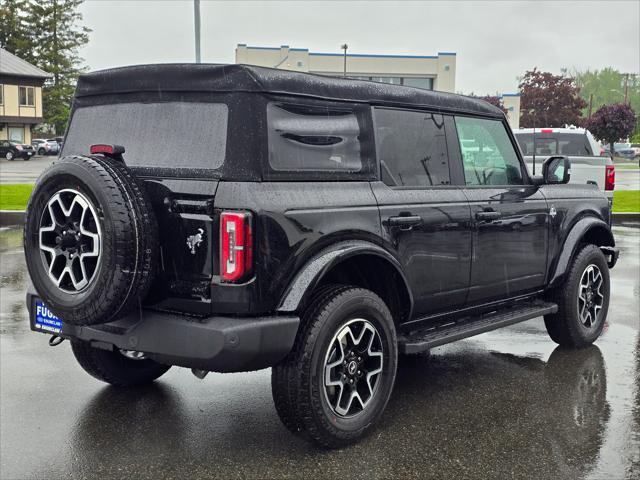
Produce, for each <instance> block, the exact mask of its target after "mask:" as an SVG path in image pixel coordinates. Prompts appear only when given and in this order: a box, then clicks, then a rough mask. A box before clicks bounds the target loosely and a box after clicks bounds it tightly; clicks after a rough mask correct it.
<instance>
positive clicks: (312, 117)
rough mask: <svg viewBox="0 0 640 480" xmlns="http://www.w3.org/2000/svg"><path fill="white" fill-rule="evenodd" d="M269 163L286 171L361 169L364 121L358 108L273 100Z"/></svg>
mask: <svg viewBox="0 0 640 480" xmlns="http://www.w3.org/2000/svg"><path fill="white" fill-rule="evenodd" d="M267 122H268V125H269V127H268V128H269V133H268V141H269V164H270V165H271V168H273V169H274V170H284V171H296V172H300V171H312V172H317V171H325V172H326V171H346V172H349V171H351V172H353V171H360V170H361V169H362V151H361V150H362V148H361V141H360V138H361V135H360V124H359V122H358V118H357V116H356V113H355V111H354V110H352V109H349V108H348V107H346V108H344V109H343V108H333V107H329V106H311V105H293V104H283V103H270V104H268V105H267Z"/></svg>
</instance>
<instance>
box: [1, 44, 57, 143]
mask: <svg viewBox="0 0 640 480" xmlns="http://www.w3.org/2000/svg"><path fill="white" fill-rule="evenodd" d="M49 77H50V75H49V74H48V73H46V72H44V71H43V70H40V69H39V68H38V67H35V66H33V65H31V64H30V63H29V62H26V61H24V60H22V59H21V58H18V57H16V56H15V55H13V54H12V53H9V52H8V51H6V50H4V49H2V48H0V140H7V139H9V140H15V141H18V142H22V143H31V130H32V129H33V127H34V126H35V125H37V124H38V123H42V84H43V83H44V81H45V80H46V79H47V78H49Z"/></svg>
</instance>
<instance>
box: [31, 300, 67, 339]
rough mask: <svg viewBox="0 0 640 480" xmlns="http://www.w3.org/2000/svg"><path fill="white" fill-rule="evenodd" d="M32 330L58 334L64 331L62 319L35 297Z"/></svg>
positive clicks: (32, 311) (32, 310)
mask: <svg viewBox="0 0 640 480" xmlns="http://www.w3.org/2000/svg"><path fill="white" fill-rule="evenodd" d="M31 330H33V331H34V332H42V333H49V334H53V335H57V334H58V333H60V332H61V331H62V320H60V319H59V318H58V317H56V316H55V315H54V313H53V312H52V311H51V310H49V308H47V306H46V305H45V304H44V302H43V301H42V300H40V299H39V298H34V299H33V308H32V309H31Z"/></svg>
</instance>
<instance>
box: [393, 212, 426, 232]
mask: <svg viewBox="0 0 640 480" xmlns="http://www.w3.org/2000/svg"><path fill="white" fill-rule="evenodd" d="M421 223H422V217H420V216H418V215H407V216H401V217H389V219H388V220H387V224H388V225H389V226H390V227H400V229H401V230H411V229H412V228H413V227H414V226H415V225H419V224H421Z"/></svg>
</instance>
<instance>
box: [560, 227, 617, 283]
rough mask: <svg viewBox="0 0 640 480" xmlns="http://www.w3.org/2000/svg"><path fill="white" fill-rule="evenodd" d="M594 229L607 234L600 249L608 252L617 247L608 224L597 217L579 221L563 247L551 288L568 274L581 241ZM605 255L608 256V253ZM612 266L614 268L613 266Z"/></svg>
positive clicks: (572, 228)
mask: <svg viewBox="0 0 640 480" xmlns="http://www.w3.org/2000/svg"><path fill="white" fill-rule="evenodd" d="M593 229H598V230H600V231H605V232H606V235H605V238H604V239H603V241H602V242H600V243H602V244H601V245H598V246H599V247H601V248H602V247H605V248H603V250H607V249H608V248H607V247H614V246H615V244H616V242H615V239H614V238H613V234H612V233H611V228H610V227H609V225H608V224H607V223H606V222H604V221H603V220H601V219H599V218H595V217H585V218H582V219H580V220H578V221H577V222H576V223H575V225H574V226H573V227H571V230H570V231H569V234H568V235H567V237H566V238H565V241H564V243H563V245H562V251H561V252H560V256H559V258H558V261H557V262H556V265H555V268H554V269H553V270H552V274H551V277H550V278H551V279H550V281H549V286H550V287H552V286H554V285H555V284H556V283H557V282H558V281H559V280H560V278H562V276H563V275H564V274H565V273H566V271H567V268H568V267H569V262H570V261H571V259H572V258H573V255H574V254H575V252H576V249H577V247H578V245H579V244H580V241H581V240H582V239H583V238H584V237H585V235H586V234H587V233H588V232H589V231H591V230H593ZM604 253H605V254H607V252H606V251H605V252H604ZM614 263H615V262H614ZM610 266H611V267H612V266H613V265H610Z"/></svg>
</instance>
